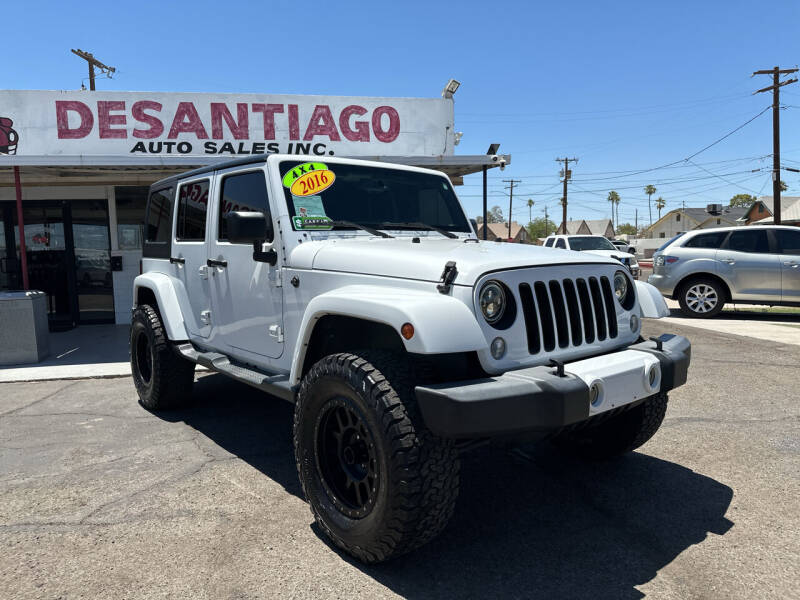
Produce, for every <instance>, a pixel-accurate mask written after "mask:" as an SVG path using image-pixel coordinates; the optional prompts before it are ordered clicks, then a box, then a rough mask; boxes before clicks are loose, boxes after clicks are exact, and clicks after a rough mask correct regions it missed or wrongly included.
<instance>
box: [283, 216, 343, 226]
mask: <svg viewBox="0 0 800 600" xmlns="http://www.w3.org/2000/svg"><path fill="white" fill-rule="evenodd" d="M292 221H293V222H294V228H295V229H324V230H327V229H333V221H331V220H330V218H329V217H316V216H313V217H304V216H301V215H298V216H296V217H292Z"/></svg>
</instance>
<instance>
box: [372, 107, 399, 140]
mask: <svg viewBox="0 0 800 600" xmlns="http://www.w3.org/2000/svg"><path fill="white" fill-rule="evenodd" d="M383 115H386V116H388V117H389V128H388V129H385V130H384V129H383V125H382V123H381V117H382V116H383ZM372 131H373V132H374V133H375V137H376V138H378V139H379V140H380V141H381V142H386V143H387V144H388V143H389V142H393V141H395V140H396V139H397V136H398V135H400V115H399V114H397V111H396V110H395V109H394V108H392V107H391V106H379V107H378V108H376V109H375V112H373V113H372Z"/></svg>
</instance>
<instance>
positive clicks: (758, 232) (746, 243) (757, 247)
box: [726, 229, 769, 254]
mask: <svg viewBox="0 0 800 600" xmlns="http://www.w3.org/2000/svg"><path fill="white" fill-rule="evenodd" d="M726 246H727V248H726V249H727V250H733V251H734V252H749V253H754V254H767V253H768V252H769V240H768V239H767V231H766V229H750V230H746V231H734V232H732V233H731V235H730V237H728V242H727V244H726Z"/></svg>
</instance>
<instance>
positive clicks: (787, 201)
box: [742, 195, 800, 225]
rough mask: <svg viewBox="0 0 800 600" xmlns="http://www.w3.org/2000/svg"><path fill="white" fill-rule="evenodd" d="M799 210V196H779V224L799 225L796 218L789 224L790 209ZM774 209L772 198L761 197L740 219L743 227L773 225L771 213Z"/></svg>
mask: <svg viewBox="0 0 800 600" xmlns="http://www.w3.org/2000/svg"><path fill="white" fill-rule="evenodd" d="M795 207H797V210H800V196H783V195H781V223H782V224H784V225H800V222H798V220H797V218H795V219H794V222H792V223H789V222H788V219H789V216H788V215H789V214H790V212H796V211H792V209H795ZM774 209H775V203H774V202H773V200H772V196H761V197H760V198H759V199H758V200H756V201H755V202H753V204H751V205H750V208H748V209H747V212H746V213H745V215H744V217H743V218H742V219H743V221H744V223H745V225H756V224H757V225H766V224H767V223H773V222H774V219H773V218H772V217H773V214H772V211H773V210H774Z"/></svg>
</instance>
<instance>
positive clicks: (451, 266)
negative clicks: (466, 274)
mask: <svg viewBox="0 0 800 600" xmlns="http://www.w3.org/2000/svg"><path fill="white" fill-rule="evenodd" d="M457 274H458V271H457V270H456V263H455V261H453V260H450V261H447V264H445V266H444V271H442V277H441V278H442V283H440V284H439V285H437V286H436V289H437V290H439V293H440V294H449V293H450V288H451V287H452V285H453V282H454V281H455V280H456V275H457Z"/></svg>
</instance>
